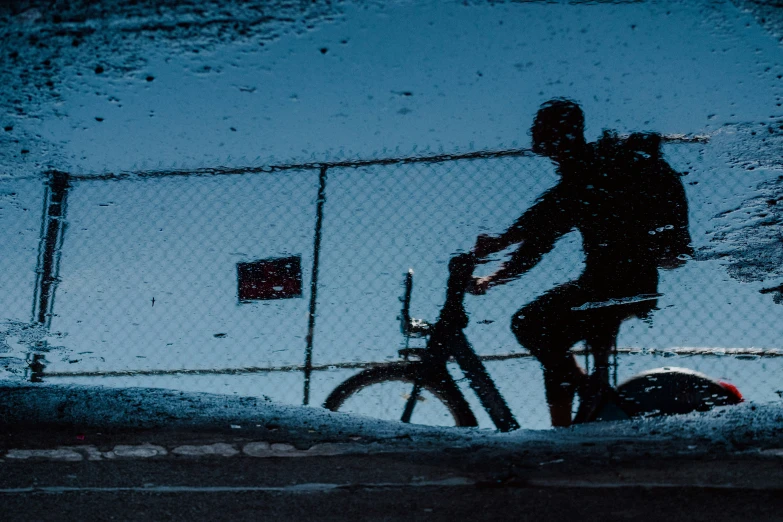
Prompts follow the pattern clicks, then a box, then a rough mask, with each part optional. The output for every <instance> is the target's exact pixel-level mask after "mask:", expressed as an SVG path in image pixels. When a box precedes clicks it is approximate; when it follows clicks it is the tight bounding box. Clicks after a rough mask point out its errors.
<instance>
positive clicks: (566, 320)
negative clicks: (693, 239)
mask: <svg viewBox="0 0 783 522" xmlns="http://www.w3.org/2000/svg"><path fill="white" fill-rule="evenodd" d="M531 134H532V139H533V151H534V152H535V153H537V154H541V155H543V156H546V157H548V158H549V159H551V160H552V161H553V162H554V163H555V164H556V166H557V172H558V173H559V174H560V181H559V182H558V183H557V185H555V186H554V187H552V188H551V189H549V190H547V191H546V192H545V193H544V194H542V195H541V196H540V197H539V198H538V199H537V200H536V202H535V203H534V204H533V206H532V207H530V208H529V209H528V210H526V211H525V212H524V213H523V214H522V216H521V217H519V218H518V219H517V220H516V222H514V223H513V224H512V225H511V226H510V227H509V228H508V229H507V230H506V231H505V232H503V233H501V234H500V235H497V236H489V235H481V236H479V237H478V239H477V240H476V245H475V247H474V248H473V253H474V255H475V256H476V257H477V258H479V259H481V258H486V257H487V256H489V255H491V254H493V253H496V252H501V251H503V250H505V249H507V248H509V247H511V246H512V245H519V246H518V247H517V248H516V250H515V251H514V252H513V253H512V254H510V258H509V259H508V260H507V261H506V262H504V263H503V264H502V266H501V267H500V268H499V269H498V270H497V271H496V272H495V273H493V274H491V275H488V276H484V277H475V276H474V278H473V281H472V284H471V285H470V287H469V288H468V291H470V292H471V293H473V294H476V295H481V294H484V293H485V292H486V291H487V289H489V288H491V287H493V286H496V285H501V284H504V283H507V282H509V281H511V280H512V279H515V278H517V277H519V276H520V275H522V274H523V273H525V272H526V271H528V270H530V269H531V268H532V267H534V266H535V265H536V264H537V263H538V262H539V261H540V260H541V258H542V256H544V255H545V254H546V253H548V252H549V251H551V250H552V248H553V246H554V244H555V242H556V241H557V239H558V238H560V237H562V236H563V235H565V234H567V233H569V232H570V231H572V230H574V229H576V230H578V231H579V232H580V233H581V236H582V247H583V251H584V263H585V269H584V271H583V273H582V274H581V275H580V277H579V278H578V279H577V280H575V281H571V282H568V283H565V284H562V285H560V286H558V287H556V288H553V289H551V290H549V291H548V292H546V293H545V294H543V295H542V296H540V297H538V298H537V299H536V300H534V301H533V302H531V303H529V304H527V305H525V306H524V307H523V308H522V309H520V310H519V311H518V312H517V313H516V314H515V315H514V317H513V319H512V322H511V329H512V331H513V333H514V334H515V336H516V338H517V340H518V341H519V343H520V344H521V345H522V346H524V347H525V348H527V349H528V350H530V352H531V353H532V354H533V355H535V357H536V358H537V359H538V360H539V361H540V363H541V365H542V366H543V371H544V384H545V389H546V399H547V403H548V405H549V410H550V415H551V419H552V425H553V426H568V425H570V424H571V410H572V403H573V398H574V393H575V392H577V391H578V392H579V394H580V397H581V400H582V402H583V406H582V407H581V408H580V413H581V412H582V411H587V412H588V413H586V414H588V415H589V412H590V411H591V410H592V409H595V408H597V407H598V406H599V404H598V401H599V397H601V393H600V392H601V391H602V390H603V389H604V388H605V387H606V386H607V385H608V361H609V355H610V354H609V351H610V350H611V348H612V347H613V346H614V343H615V342H616V337H617V333H618V331H619V328H620V324H621V323H622V322H623V321H624V320H625V319H628V318H631V317H640V318H645V317H647V316H648V315H649V313H650V312H651V311H652V310H653V309H655V307H656V304H657V300H656V297H659V294H658V269H659V268H676V267H677V266H680V265H682V264H683V263H684V260H685V259H687V256H688V255H689V254H691V253H692V250H691V247H690V235H689V232H688V204H687V199H686V196H685V189H684V187H683V185H682V181H681V180H680V175H679V174H678V173H677V172H675V171H674V170H673V169H672V168H671V167H670V166H669V165H668V164H667V163H666V162H665V161H664V160H663V158H662V157H661V154H660V136H659V135H657V134H641V133H637V134H632V135H631V136H630V137H628V138H625V139H622V138H619V137H618V136H617V135H616V134H614V133H612V132H608V131H605V132H604V134H603V135H602V136H601V138H600V139H599V140H597V141H596V142H595V143H587V142H586V141H585V138H584V114H583V112H582V109H581V108H580V107H579V105H578V104H576V103H575V102H573V101H571V100H568V99H563V98H557V99H553V100H550V101H548V102H546V103H544V104H543V105H542V106H541V108H540V110H539V111H538V113H537V114H536V117H535V120H534V123H533V126H532V128H531ZM580 341H584V342H585V343H586V344H587V346H588V347H589V348H590V349H591V350H592V353H593V356H594V360H595V367H596V368H595V372H594V373H593V376H591V377H589V378H588V377H587V376H586V375H585V372H584V371H583V370H582V368H581V367H580V366H579V364H578V363H577V361H576V358H575V357H574V355H573V354H572V353H570V349H571V347H572V346H573V345H574V344H576V343H578V342H580ZM590 401H592V402H590ZM575 421H577V422H578V421H579V420H578V419H575Z"/></svg>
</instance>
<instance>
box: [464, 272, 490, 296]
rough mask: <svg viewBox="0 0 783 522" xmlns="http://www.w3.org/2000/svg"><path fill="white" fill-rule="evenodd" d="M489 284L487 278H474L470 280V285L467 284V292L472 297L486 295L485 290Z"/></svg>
mask: <svg viewBox="0 0 783 522" xmlns="http://www.w3.org/2000/svg"><path fill="white" fill-rule="evenodd" d="M489 282H490V278H489V276H485V277H474V278H473V279H471V280H470V283H469V284H468V288H467V292H468V293H469V294H473V295H484V294H486V293H487V290H488V289H489Z"/></svg>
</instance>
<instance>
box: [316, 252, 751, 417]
mask: <svg viewBox="0 0 783 522" xmlns="http://www.w3.org/2000/svg"><path fill="white" fill-rule="evenodd" d="M475 265H476V259H475V257H474V256H473V255H472V254H458V255H456V256H454V257H453V258H452V259H451V260H450V261H449V276H448V281H447V285H446V301H445V303H444V305H443V307H442V309H441V312H440V315H439V317H438V319H437V321H436V322H435V323H432V324H430V323H428V322H426V321H423V320H419V319H413V318H411V316H410V301H411V294H412V290H413V272H412V271H411V270H409V271H408V273H407V274H406V276H405V293H404V296H403V299H402V302H403V306H402V313H401V315H400V320H401V329H402V333H403V335H404V336H405V339H406V343H405V344H406V347H405V348H403V349H401V350H399V354H400V356H401V357H402V361H398V362H391V363H383V364H379V365H376V366H373V367H370V368H368V369H365V370H363V371H361V372H359V373H358V374H356V375H354V376H352V377H350V378H348V379H347V380H346V381H344V382H342V383H341V384H340V385H338V386H337V387H336V388H335V389H334V390H333V391H332V392H331V393H330V394H329V396H328V397H327V399H326V401H325V402H324V407H325V408H326V409H328V410H331V411H340V410H341V409H344V406H345V405H346V402H348V401H349V400H350V399H351V398H353V397H355V396H356V395H357V394H359V393H360V392H363V391H365V390H366V389H368V388H370V387H374V386H377V385H384V384H387V383H390V382H402V383H405V384H406V385H408V386H410V388H409V389H410V390H411V391H410V393H408V394H405V396H404V399H405V404H404V406H402V412H401V415H400V420H401V421H402V422H405V423H409V422H411V419H412V417H413V414H414V410H415V408H416V406H417V405H418V403H420V402H421V400H422V394H423V393H428V394H429V395H431V396H432V397H433V398H434V399H436V400H437V401H438V402H440V403H441V404H442V405H443V406H444V409H445V411H447V412H448V416H450V418H451V423H452V424H453V425H455V426H458V427H475V426H477V425H478V422H477V420H476V416H475V415H474V413H473V411H472V410H471V407H470V405H469V403H468V401H467V400H466V399H465V397H464V395H463V393H462V391H461V390H460V388H459V386H458V385H457V383H456V381H455V380H454V378H453V377H452V375H451V374H450V373H449V370H448V367H447V365H448V363H449V362H450V361H454V362H456V363H457V364H458V365H459V367H460V369H461V370H462V372H463V374H464V376H465V379H466V380H467V382H468V383H469V385H470V387H471V388H472V390H473V391H474V392H475V394H476V396H477V397H478V399H479V402H480V403H481V406H482V407H483V408H484V409H485V410H486V412H487V414H488V415H489V418H490V419H491V420H492V422H493V424H494V425H495V427H496V428H497V429H498V430H499V431H502V432H507V431H512V430H515V429H518V428H519V427H520V425H519V423H518V422H517V420H516V418H515V417H514V415H513V413H512V412H511V410H510V409H509V407H508V404H507V402H506V400H505V399H504V398H503V396H502V394H501V393H500V391H499V390H498V388H497V386H496V385H495V382H494V381H493V380H492V377H491V376H490V375H489V373H488V372H487V370H486V368H485V366H484V364H483V362H482V361H481V358H480V357H479V356H478V355H477V354H476V352H475V351H474V350H473V348H472V347H471V345H470V342H469V341H468V339H467V337H466V335H465V333H464V331H463V330H464V328H465V327H467V325H468V316H467V314H466V312H465V309H464V305H463V301H464V297H465V293H466V288H467V286H468V283H469V282H470V281H471V278H472V276H473V270H474V268H475ZM416 337H418V338H427V343H426V347H424V348H409V347H408V344H409V340H410V339H411V338H416ZM602 348H606V347H602ZM613 353H614V354H615V357H616V350H615V351H614V352H613ZM605 379H606V382H605V383H604V384H603V386H602V390H601V391H600V393H602V398H597V397H591V398H589V399H590V400H593V401H595V400H599V401H600V402H601V407H596V408H591V409H590V411H586V410H585V407H584V406H583V405H585V404H587V402H588V401H586V400H582V401H581V402H582V405H580V411H579V412H578V413H577V416H576V418H580V417H581V419H580V420H581V422H593V421H598V420H623V419H632V418H638V417H645V416H653V415H669V414H677V413H687V412H690V411H694V410H707V409H710V408H712V407H715V406H722V405H727V404H737V403H739V402H741V401H742V395H741V394H740V392H739V390H737V388H736V387H734V386H733V385H731V384H728V383H725V382H722V381H717V380H714V379H711V378H710V377H708V376H706V375H704V374H701V373H699V372H694V371H691V370H687V369H684V368H659V369H656V370H650V371H647V372H642V373H640V374H637V375H635V376H633V377H631V378H630V379H628V380H627V381H625V382H623V383H622V384H620V385H619V386H617V387H616V388H615V387H612V386H610V385H609V383H608V374H607V376H606V377H605ZM381 393H384V392H383V391H381ZM596 393H598V392H596ZM583 399H584V398H583ZM601 399H603V400H601Z"/></svg>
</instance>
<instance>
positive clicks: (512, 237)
mask: <svg viewBox="0 0 783 522" xmlns="http://www.w3.org/2000/svg"><path fill="white" fill-rule="evenodd" d="M558 189H560V190H558ZM563 192H564V191H563V190H562V189H561V186H559V187H555V188H554V189H552V190H550V191H548V192H546V193H545V194H544V195H543V196H542V197H541V198H540V199H539V200H538V201H536V203H535V204H534V205H533V206H532V207H530V208H529V209H528V210H527V211H526V212H525V213H524V214H522V216H520V218H519V219H517V221H516V222H515V223H514V224H513V225H511V226H510V227H509V228H508V230H506V231H505V232H503V233H502V234H501V235H499V236H494V237H493V236H479V238H478V240H477V241H476V247H475V248H474V250H473V252H474V254H475V255H476V256H477V257H479V258H482V257H486V256H488V255H489V254H492V253H495V252H499V251H501V250H504V249H506V248H508V247H509V246H511V245H513V244H517V243H519V248H517V250H516V251H514V253H513V254H511V258H510V259H509V260H508V261H506V262H505V263H503V264H502V265H501V267H500V269H498V270H497V271H496V272H495V273H493V274H490V275H488V276H485V277H480V278H476V279H474V284H473V287H472V288H470V289H469V290H470V292H471V293H474V294H483V293H484V292H486V290H487V289H488V288H490V287H493V286H497V285H501V284H504V283H507V282H509V281H511V280H513V279H515V278H517V277H519V276H520V275H522V274H524V273H525V272H527V271H528V270H530V269H531V268H533V267H534V266H535V265H536V264H538V262H539V261H540V260H541V257H543V256H544V254H546V253H547V252H549V251H550V250H552V247H553V246H554V244H555V241H557V239H558V238H559V237H561V236H563V235H564V234H566V233H568V231H569V230H571V229H572V228H573V227H574V224H575V217H576V216H575V212H576V209H575V208H573V205H572V202H573V197H567V195H566V194H564V193H563Z"/></svg>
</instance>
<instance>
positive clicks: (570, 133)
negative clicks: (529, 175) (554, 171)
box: [530, 98, 585, 157]
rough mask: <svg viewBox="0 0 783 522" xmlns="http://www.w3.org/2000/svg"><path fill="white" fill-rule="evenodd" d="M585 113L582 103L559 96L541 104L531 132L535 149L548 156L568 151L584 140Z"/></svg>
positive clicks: (538, 152) (562, 154)
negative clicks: (580, 105) (580, 104)
mask: <svg viewBox="0 0 783 522" xmlns="http://www.w3.org/2000/svg"><path fill="white" fill-rule="evenodd" d="M584 128H585V115H584V113H583V112H582V108H581V107H579V105H578V104H577V103H576V102H574V101H572V100H569V99H566V98H555V99H552V100H549V101H548V102H546V103H544V104H543V105H541V108H540V109H539V110H538V112H537V113H536V118H535V120H534V121H533V126H532V128H531V129H530V133H531V135H532V137H533V152H535V153H537V154H543V155H545V156H552V157H560V156H564V155H567V154H568V153H569V152H571V151H573V150H575V149H576V148H577V147H576V146H579V145H582V144H583V143H584Z"/></svg>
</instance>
